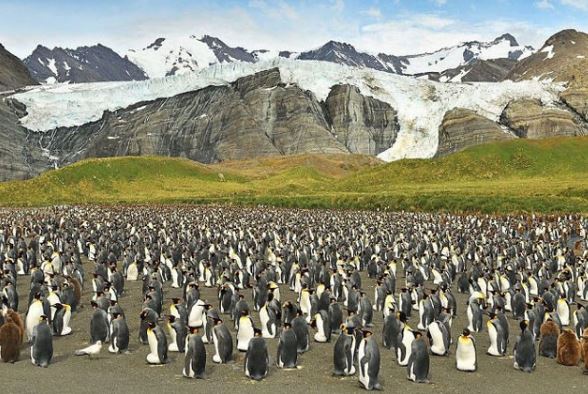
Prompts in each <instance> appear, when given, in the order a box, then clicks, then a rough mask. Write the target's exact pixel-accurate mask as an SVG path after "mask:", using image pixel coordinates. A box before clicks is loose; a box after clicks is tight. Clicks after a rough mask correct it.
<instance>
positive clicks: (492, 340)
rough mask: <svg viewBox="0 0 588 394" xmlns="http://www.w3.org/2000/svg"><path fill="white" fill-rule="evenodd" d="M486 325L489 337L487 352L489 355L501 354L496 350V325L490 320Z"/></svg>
mask: <svg viewBox="0 0 588 394" xmlns="http://www.w3.org/2000/svg"><path fill="white" fill-rule="evenodd" d="M486 325H487V327H488V337H490V347H489V348H488V351H487V353H488V354H489V355H491V356H502V354H500V352H499V351H498V333H497V331H496V327H494V324H492V323H491V322H488V323H487V324H486Z"/></svg>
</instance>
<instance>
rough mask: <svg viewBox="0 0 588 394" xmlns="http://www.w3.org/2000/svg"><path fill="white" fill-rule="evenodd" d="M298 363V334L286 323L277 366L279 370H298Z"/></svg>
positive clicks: (281, 336) (279, 347) (281, 335)
mask: <svg viewBox="0 0 588 394" xmlns="http://www.w3.org/2000/svg"><path fill="white" fill-rule="evenodd" d="M297 362H298V342H297V340H296V333H294V330H292V326H291V325H290V323H284V328H283V330H282V333H281V334H280V339H279V341H278V354H277V357H276V365H277V366H278V368H284V369H291V368H296V366H297Z"/></svg>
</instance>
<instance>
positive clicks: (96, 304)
mask: <svg viewBox="0 0 588 394" xmlns="http://www.w3.org/2000/svg"><path fill="white" fill-rule="evenodd" d="M90 305H91V306H92V308H98V303H97V302H96V301H91V302H90Z"/></svg>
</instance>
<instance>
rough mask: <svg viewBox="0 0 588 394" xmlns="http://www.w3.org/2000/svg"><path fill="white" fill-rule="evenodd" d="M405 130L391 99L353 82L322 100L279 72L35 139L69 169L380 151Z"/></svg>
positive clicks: (37, 135)
mask: <svg viewBox="0 0 588 394" xmlns="http://www.w3.org/2000/svg"><path fill="white" fill-rule="evenodd" d="M397 132H398V123H397V121H396V111H395V110H394V109H393V108H391V107H390V106H389V105H388V104H385V103H383V102H380V101H378V100H375V99H373V98H368V97H364V96H362V95H361V94H360V93H359V90H357V89H356V88H353V87H351V86H345V85H343V86H336V87H335V88H334V89H333V91H332V92H331V95H329V98H328V100H327V102H326V103H322V102H319V101H318V100H317V99H316V97H315V96H314V95H313V94H312V93H311V92H308V91H304V90H302V89H300V88H299V87H298V86H296V85H293V84H290V85H285V84H283V83H282V81H281V78H280V72H279V70H278V69H271V70H267V71H263V72H260V73H257V74H254V75H252V76H248V77H244V78H241V79H238V80H237V81H235V82H234V83H232V84H230V85H227V86H209V87H207V88H204V89H201V90H198V91H194V92H189V93H184V94H181V95H178V96H174V97H171V98H168V99H159V100H155V101H151V102H146V103H138V104H135V105H133V106H131V107H128V108H125V109H122V110H119V111H116V112H105V114H104V115H103V117H102V119H100V120H99V121H97V122H92V123H88V124H86V125H83V126H80V127H73V128H61V129H58V130H56V131H55V132H53V133H50V134H49V133H31V136H32V138H33V139H34V140H35V141H34V142H33V143H37V144H41V145H43V146H47V147H48V149H49V151H50V152H51V155H52V156H55V157H59V160H58V161H57V163H56V164H57V165H59V166H63V165H66V164H69V163H72V162H75V161H77V160H81V159H84V158H88V157H106V156H123V155H164V156H181V157H187V158H190V159H193V160H197V161H200V162H204V163H211V162H217V161H222V160H238V159H247V158H252V157H259V156H267V155H289V154H298V153H366V154H376V153H378V152H381V151H383V150H385V149H388V148H389V147H390V146H391V145H392V143H393V142H394V139H395V137H396V133H397Z"/></svg>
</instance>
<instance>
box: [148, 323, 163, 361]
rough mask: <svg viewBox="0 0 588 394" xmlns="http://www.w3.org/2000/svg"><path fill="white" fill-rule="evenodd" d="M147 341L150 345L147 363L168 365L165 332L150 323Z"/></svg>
mask: <svg viewBox="0 0 588 394" xmlns="http://www.w3.org/2000/svg"><path fill="white" fill-rule="evenodd" d="M147 341H148V343H149V354H148V355H147V363H149V364H165V363H167V338H166V337H165V334H164V333H163V330H162V329H161V328H160V327H159V326H158V325H157V324H156V323H153V322H149V324H148V328H147Z"/></svg>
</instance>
